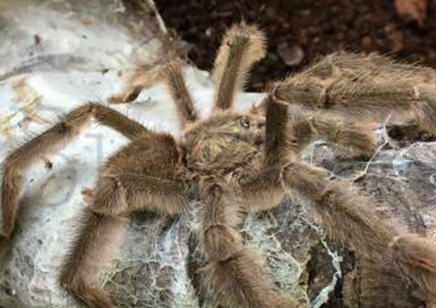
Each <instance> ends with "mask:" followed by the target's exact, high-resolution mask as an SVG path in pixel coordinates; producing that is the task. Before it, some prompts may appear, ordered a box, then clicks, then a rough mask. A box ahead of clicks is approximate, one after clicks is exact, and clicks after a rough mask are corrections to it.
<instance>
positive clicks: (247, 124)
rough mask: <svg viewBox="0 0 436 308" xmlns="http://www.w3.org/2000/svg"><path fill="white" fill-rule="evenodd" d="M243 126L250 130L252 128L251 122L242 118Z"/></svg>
mask: <svg viewBox="0 0 436 308" xmlns="http://www.w3.org/2000/svg"><path fill="white" fill-rule="evenodd" d="M241 126H242V127H243V128H246V129H249V128H250V120H249V119H248V118H241Z"/></svg>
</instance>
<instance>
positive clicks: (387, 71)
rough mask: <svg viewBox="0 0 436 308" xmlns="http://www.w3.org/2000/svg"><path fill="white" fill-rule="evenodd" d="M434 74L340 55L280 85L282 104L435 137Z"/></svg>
mask: <svg viewBox="0 0 436 308" xmlns="http://www.w3.org/2000/svg"><path fill="white" fill-rule="evenodd" d="M435 81H436V71H435V70H433V69H430V68H425V67H419V66H415V65H411V64H401V63H396V62H394V61H392V60H390V59H389V58H386V57H383V56H380V55H376V54H370V55H362V54H351V53H336V54H332V55H329V56H327V57H324V58H323V59H321V60H320V61H319V62H318V63H315V64H314V65H313V66H311V67H309V68H308V69H306V70H304V71H303V72H301V73H298V74H295V75H292V76H290V77H288V78H286V79H285V80H284V81H281V82H278V83H277V84H276V87H275V89H274V93H275V97H276V98H277V99H279V100H280V101H285V102H288V103H291V104H296V105H299V106H301V107H302V108H304V109H307V110H309V111H312V112H322V114H324V115H325V114H327V115H328V116H335V117H340V118H342V119H346V120H347V121H349V122H354V121H357V122H359V123H366V124H367V125H369V124H370V125H373V126H374V125H375V126H378V125H380V124H381V123H383V122H388V124H397V125H407V126H418V127H419V128H420V129H421V130H423V131H426V132H429V133H431V134H436V87H435Z"/></svg>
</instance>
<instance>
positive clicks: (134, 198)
mask: <svg viewBox="0 0 436 308" xmlns="http://www.w3.org/2000/svg"><path fill="white" fill-rule="evenodd" d="M179 162H180V157H179V152H178V149H177V144H176V142H175V140H174V139H173V138H172V137H171V136H170V135H167V134H164V133H150V134H146V135H143V136H140V137H139V138H137V139H135V140H134V141H133V142H131V143H130V144H128V145H127V146H125V147H124V148H122V149H121V150H120V151H118V152H117V153H116V154H115V155H113V156H112V157H111V158H110V159H109V160H108V161H107V163H106V165H105V167H104V169H103V170H102V172H101V174H100V177H99V179H98V181H97V185H96V188H95V193H94V196H93V202H92V205H91V206H90V207H89V208H87V209H85V210H84V215H83V216H84V217H83V222H82V225H81V226H80V227H79V228H80V230H79V233H78V235H77V237H76V238H75V240H74V242H73V244H72V246H71V249H70V252H69V253H68V255H67V256H66V258H65V259H64V262H63V265H62V270H61V274H60V278H59V279H60V282H61V285H62V286H63V288H64V289H66V290H67V291H68V292H70V294H72V295H73V296H74V297H75V298H76V299H77V300H79V301H80V302H82V303H84V304H86V305H87V306H88V307H93V308H113V307H115V305H114V304H113V302H112V300H111V299H110V297H109V296H108V295H107V294H105V292H104V291H103V290H102V289H101V288H99V286H98V285H99V282H98V280H97V279H96V277H98V276H97V274H98V272H99V270H100V269H101V267H102V266H103V265H104V259H105V257H107V256H109V255H111V254H113V252H114V250H115V248H116V246H117V245H116V244H117V243H118V241H119V238H120V237H121V235H122V233H123V231H124V229H125V224H126V217H127V216H128V215H130V214H131V213H132V212H135V211H143V210H148V211H153V212H157V213H159V214H163V215H171V216H174V215H178V214H180V213H182V212H183V211H184V210H185V209H186V208H187V206H188V197H187V196H189V195H190V194H192V192H191V191H190V189H191V188H190V186H189V184H188V182H184V181H181V180H180V179H179V178H177V175H176V171H177V170H179V169H180V167H179Z"/></svg>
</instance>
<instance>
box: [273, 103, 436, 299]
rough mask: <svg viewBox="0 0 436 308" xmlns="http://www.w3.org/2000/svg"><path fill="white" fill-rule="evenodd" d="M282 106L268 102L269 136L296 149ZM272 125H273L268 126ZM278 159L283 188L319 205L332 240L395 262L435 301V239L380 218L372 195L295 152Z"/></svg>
mask: <svg viewBox="0 0 436 308" xmlns="http://www.w3.org/2000/svg"><path fill="white" fill-rule="evenodd" d="M281 109H283V105H281V104H279V103H276V102H274V100H270V101H269V102H268V106H267V110H270V111H269V112H267V124H266V125H267V136H266V138H267V139H268V138H273V139H274V140H279V141H285V140H286V138H289V139H288V140H290V141H288V144H292V145H293V146H292V147H289V146H288V147H287V146H283V145H281V144H280V143H277V145H276V146H277V147H279V148H281V149H291V150H292V149H293V148H295V147H296V146H295V145H296V144H298V139H297V138H296V137H295V135H293V134H292V133H293V132H295V131H296V130H295V129H294V130H292V129H289V127H287V126H286V125H285V123H286V122H287V121H289V125H291V126H292V124H293V122H292V118H290V117H289V116H288V114H287V113H286V112H280V113H278V112H274V110H281ZM271 115H275V117H271ZM271 122H275V123H274V124H271ZM278 123H279V124H278ZM268 126H273V127H274V128H275V129H274V130H272V129H268ZM268 132H269V134H270V135H271V136H269V134H268ZM277 136H280V137H277ZM286 136H287V137H286ZM297 148H298V147H297ZM266 150H267V151H268V150H269V148H268V147H267V148H266ZM267 157H268V153H267ZM280 162H281V163H282V165H283V166H284V168H283V172H282V181H283V182H282V183H283V187H284V189H285V190H286V191H288V192H290V193H294V194H296V195H298V196H300V197H302V198H303V199H305V200H307V201H308V202H309V203H310V204H311V205H312V206H313V207H314V208H315V209H316V211H317V213H318V214H319V216H320V217H321V219H322V222H323V225H324V227H325V228H326V231H327V233H328V234H329V235H330V237H331V238H333V239H336V240H338V241H339V242H342V243H344V244H347V245H349V246H350V247H351V248H352V249H353V250H354V251H356V252H357V253H358V254H359V255H360V256H361V257H364V258H370V259H372V260H375V261H377V260H386V258H387V259H388V260H391V262H393V263H394V264H395V267H396V268H397V269H398V271H399V274H400V275H401V276H402V277H403V278H404V280H405V281H406V282H409V281H411V282H413V284H414V287H415V288H416V289H417V291H418V295H419V297H420V298H421V299H422V300H425V301H427V302H429V303H431V304H433V305H434V304H436V243H435V242H433V241H431V240H429V239H426V238H423V237H420V236H418V235H413V234H409V233H407V232H405V231H403V230H401V229H400V228H398V227H396V226H394V225H390V224H388V223H387V222H385V221H384V220H382V219H380V218H379V217H378V216H377V215H376V214H375V212H374V210H372V209H371V207H370V205H371V203H373V201H372V200H371V199H370V198H369V197H366V196H362V194H361V193H359V192H358V191H357V189H356V188H354V187H353V186H352V185H351V184H350V183H348V182H347V181H334V180H330V179H329V178H328V174H327V172H326V171H325V170H324V169H322V168H318V167H314V166H311V165H309V164H306V163H304V162H300V161H299V160H298V158H297V156H296V153H294V152H292V151H288V155H287V157H286V158H285V160H280ZM266 163H267V164H268V160H266Z"/></svg>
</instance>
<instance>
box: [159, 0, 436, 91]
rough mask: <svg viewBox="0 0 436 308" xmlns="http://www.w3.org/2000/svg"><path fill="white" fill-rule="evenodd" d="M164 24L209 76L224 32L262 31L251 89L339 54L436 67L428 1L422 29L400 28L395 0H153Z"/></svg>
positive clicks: (434, 5)
mask: <svg viewBox="0 0 436 308" xmlns="http://www.w3.org/2000/svg"><path fill="white" fill-rule="evenodd" d="M156 3H157V5H158V8H159V10H160V13H161V14H162V16H163V18H164V20H165V23H166V25H167V26H168V27H169V28H171V29H173V30H174V33H177V35H178V36H179V37H180V38H181V39H183V40H184V41H186V42H188V43H189V44H190V48H189V50H187V53H188V57H189V59H190V60H192V61H193V62H194V63H195V64H196V65H197V66H198V67H200V68H202V69H206V70H209V69H210V68H211V66H212V63H213V59H214V57H215V51H216V49H217V47H218V46H219V43H220V40H221V37H222V34H223V32H224V31H225V29H226V28H228V27H229V26H230V25H232V24H233V23H234V22H237V21H240V20H241V19H244V20H246V21H248V22H254V23H257V24H258V25H260V27H261V28H262V29H263V30H265V31H266V33H267V35H268V38H269V45H268V46H269V47H268V56H267V57H266V59H264V60H263V61H262V62H261V63H259V64H258V65H257V66H256V67H255V69H254V71H253V76H252V79H251V85H250V88H251V89H255V90H262V89H263V88H264V86H265V83H266V82H267V81H271V80H274V79H279V78H282V77H284V76H286V75H287V74H289V73H290V72H293V71H295V70H299V69H301V68H302V67H304V66H305V65H307V64H308V63H309V62H310V61H311V60H313V59H314V58H316V57H317V56H320V55H324V54H327V53H330V52H334V51H338V50H348V51H363V52H371V51H378V52H381V53H384V54H386V53H387V54H390V55H391V56H393V57H395V58H398V59H401V60H405V61H412V62H420V63H422V64H424V65H430V66H432V67H436V34H435V33H436V18H435V16H436V1H434V0H429V5H428V11H427V18H426V20H425V21H424V26H422V27H420V26H418V25H417V23H414V22H408V23H407V22H405V21H404V20H402V19H401V18H400V17H398V15H397V14H396V11H395V5H394V1H393V0H392V1H380V0H353V1H350V0H298V1H289V0H280V1H259V0H236V1H222V0H219V1H218V0H212V1H197V0H187V1H183V2H182V1H177V0H156Z"/></svg>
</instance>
